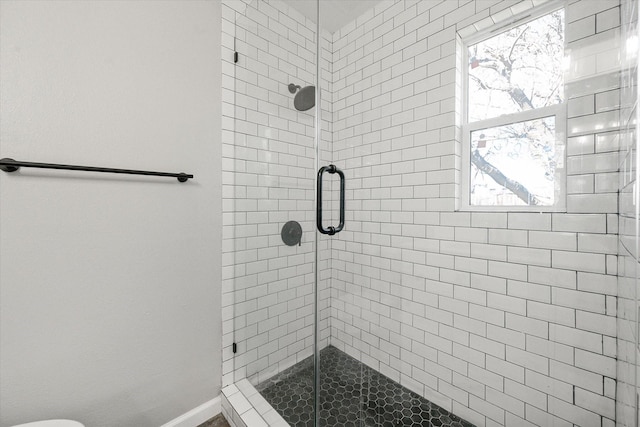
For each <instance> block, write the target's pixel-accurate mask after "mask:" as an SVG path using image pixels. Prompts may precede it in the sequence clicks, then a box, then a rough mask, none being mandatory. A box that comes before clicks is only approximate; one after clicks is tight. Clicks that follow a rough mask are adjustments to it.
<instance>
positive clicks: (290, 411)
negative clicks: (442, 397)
mask: <svg viewBox="0 0 640 427" xmlns="http://www.w3.org/2000/svg"><path fill="white" fill-rule="evenodd" d="M256 389H257V390H258V391H259V392H260V394H262V396H263V397H264V398H265V400H267V402H269V403H270V404H271V406H272V407H273V408H274V409H275V410H276V411H277V412H278V413H279V414H280V415H281V416H282V417H283V418H284V419H285V420H286V421H287V422H288V423H289V425H291V426H292V427H312V426H313V358H312V357H309V358H307V359H305V360H303V361H301V362H300V363H298V364H296V365H294V366H292V367H291V368H289V369H287V370H285V371H283V372H281V373H279V374H277V375H275V376H274V377H272V378H270V379H269V380H267V381H265V382H263V383H262V384H259V385H258V386H257V387H256ZM320 426H323V427H333V426H345V427H362V426H366V427H374V426H385V427H386V426H388V427H393V426H414V427H417V426H424V427H431V426H434V427H473V424H471V423H469V422H467V421H465V420H463V419H461V418H460V417H458V416H456V415H453V414H451V413H450V412H448V411H447V410H445V409H443V408H441V407H439V406H438V405H436V404H435V403H432V402H430V401H428V400H426V399H425V398H423V397H421V396H419V395H418V394H416V393H414V392H412V391H410V390H408V389H407V388H405V387H403V386H401V385H400V384H398V383H397V382H395V381H393V380H391V379H390V378H388V377H386V376H384V375H382V374H381V373H379V372H378V371H375V370H374V369H371V368H369V367H368V366H366V365H365V364H363V363H361V362H359V361H357V360H356V359H354V358H353V357H351V356H349V355H347V354H345V353H343V352H342V351H340V350H338V349H337V348H335V347H332V346H329V347H327V348H325V349H323V350H321V351H320Z"/></svg>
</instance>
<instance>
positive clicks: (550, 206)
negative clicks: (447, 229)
mask: <svg viewBox="0 0 640 427" xmlns="http://www.w3.org/2000/svg"><path fill="white" fill-rule="evenodd" d="M532 16H533V15H531V16H527V17H526V18H521V19H520V20H519V21H517V22H516V23H515V24H512V25H510V26H509V27H507V28H505V27H500V28H497V29H494V30H493V31H492V32H490V33H485V34H484V38H478V37H476V39H475V40H470V41H467V42H466V43H464V48H463V64H464V66H463V72H462V78H463V87H464V88H465V89H464V90H465V93H464V100H463V102H464V105H463V126H462V132H463V150H462V155H463V163H462V195H463V197H462V206H461V207H462V209H468V210H502V211H504V210H509V211H511V210H515V211H517V210H525V211H558V210H562V209H564V186H565V173H564V155H565V153H564V147H565V142H564V139H565V135H564V133H565V132H564V129H565V127H566V113H565V112H566V106H565V103H564V99H565V98H564V76H563V74H564V72H563V71H564V70H563V62H564V9H559V10H554V11H552V12H549V11H548V9H547V12H546V14H543V15H540V14H538V15H537V16H534V17H532ZM525 19H528V21H525Z"/></svg>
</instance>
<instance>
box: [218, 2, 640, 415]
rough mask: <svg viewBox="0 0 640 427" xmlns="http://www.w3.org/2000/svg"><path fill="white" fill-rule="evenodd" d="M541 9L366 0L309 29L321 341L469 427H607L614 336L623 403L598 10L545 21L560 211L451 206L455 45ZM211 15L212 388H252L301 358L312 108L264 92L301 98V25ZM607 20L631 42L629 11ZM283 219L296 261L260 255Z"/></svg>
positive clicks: (287, 18)
mask: <svg viewBox="0 0 640 427" xmlns="http://www.w3.org/2000/svg"><path fill="white" fill-rule="evenodd" d="M545 3H548V2H547V1H545V0H526V1H512V0H508V1H507V0H445V1H427V0H421V1H420V0H414V1H409V0H400V1H397V0H396V1H394V0H388V1H383V2H380V3H379V4H378V5H377V6H376V7H375V8H373V9H371V10H370V11H368V12H367V13H365V14H363V15H362V16H361V17H359V18H358V19H356V20H355V21H354V22H352V23H351V24H349V25H347V26H345V27H344V28H342V29H341V30H339V31H337V32H335V33H333V34H328V33H323V34H322V46H321V47H322V49H321V51H322V53H321V67H322V76H321V88H322V118H323V120H322V142H321V150H322V151H321V160H322V161H321V163H320V164H321V165H322V164H326V163H329V162H333V163H335V164H336V165H337V166H338V167H339V168H341V169H342V170H343V171H344V172H345V175H346V176H347V194H346V198H347V205H346V208H347V209H346V210H347V216H346V220H347V224H346V227H345V230H344V231H343V232H342V233H340V234H338V235H336V236H334V237H332V238H331V239H328V238H324V237H323V238H321V240H320V242H319V247H320V249H321V251H320V264H319V266H318V271H319V273H318V274H319V276H320V279H321V281H320V284H319V289H320V295H319V296H320V321H321V335H320V336H321V343H322V344H321V345H322V346H324V345H327V344H329V343H330V344H332V345H334V346H336V347H338V348H339V349H341V350H343V351H345V352H346V353H348V354H350V355H351V356H353V357H356V358H357V359H359V360H361V361H363V362H364V363H366V364H368V365H369V366H371V367H373V368H374V369H377V370H379V371H380V372H382V373H383V374H385V375H387V376H389V377H391V378H392V379H394V380H396V381H398V382H400V383H402V384H403V385H405V386H406V387H408V388H409V389H411V390H413V391H415V392H417V393H419V394H421V395H422V396H424V397H426V398H428V399H430V400H432V401H434V402H435V403H437V404H439V405H441V406H443V407H444V408H445V409H447V410H450V411H452V412H454V413H455V414H457V415H459V416H461V417H463V418H466V419H468V420H469V421H471V422H472V423H474V424H476V425H478V426H494V425H510V426H528V425H538V426H565V425H566V426H572V425H574V424H575V425H580V426H596V425H597V426H610V425H613V424H614V418H615V406H616V401H615V399H616V368H615V366H616V340H617V344H618V345H617V348H618V352H620V351H621V350H620V349H622V350H623V351H625V352H627V353H625V354H627V355H628V357H627V358H626V359H624V361H622V362H618V363H619V367H620V366H624V367H625V369H627V372H628V374H629V381H628V383H627V384H626V385H627V386H628V387H627V386H625V387H626V388H625V392H626V391H629V392H631V387H632V386H633V387H635V379H633V381H632V380H631V377H632V376H634V375H635V366H631V364H630V362H632V361H633V360H634V358H635V351H636V346H635V344H636V343H637V340H636V338H635V337H636V336H637V335H636V333H635V329H631V328H632V327H633V328H635V326H634V325H633V320H634V319H635V316H636V313H637V301H636V300H635V299H633V298H632V296H633V295H635V288H633V291H631V290H630V289H631V287H634V286H635V283H636V282H635V271H636V258H635V254H629V255H628V256H622V257H620V258H619V259H618V256H617V254H618V248H617V247H623V246H624V247H629V248H631V247H632V246H633V247H634V248H635V246H634V244H635V240H634V237H635V227H636V225H635V222H634V221H635V217H633V216H632V214H633V212H635V205H634V200H633V199H632V194H633V191H635V189H634V188H635V187H634V186H633V183H634V182H635V159H634V157H635V155H636V151H635V140H632V139H631V138H632V137H631V136H629V135H631V134H630V133H629V134H627V135H625V133H622V134H620V132H619V126H620V125H621V121H622V124H625V123H629V126H631V120H630V112H631V111H632V108H631V106H629V105H627V104H625V102H624V100H625V99H627V100H628V99H629V96H630V95H629V91H635V87H634V86H632V84H635V81H634V80H631V79H629V78H628V77H627V78H626V80H625V75H627V74H624V73H622V74H621V70H620V66H619V63H620V61H619V60H618V56H619V55H620V49H619V47H620V46H621V43H620V40H621V30H620V29H621V20H620V16H621V9H620V5H619V1H618V0H599V1H593V0H582V1H576V0H570V1H569V2H568V7H567V10H566V22H567V33H566V37H567V41H568V46H567V48H568V49H567V53H568V61H567V75H566V90H565V93H566V96H567V99H568V111H567V112H568V117H567V135H566V136H567V146H566V155H567V158H566V164H565V165H564V166H565V167H566V169H567V193H568V194H567V212H566V213H500V212H490V213H489V212H456V210H455V209H456V206H457V199H458V198H459V196H460V194H459V185H460V170H459V168H460V153H461V146H460V144H461V143H460V141H461V139H462V138H461V134H460V127H459V124H460V97H461V89H460V86H461V82H460V80H459V74H458V71H459V68H460V66H461V64H460V60H461V59H460V58H461V52H460V46H461V44H460V42H459V39H460V37H468V36H471V35H474V34H476V32H477V31H480V30H484V29H486V28H488V27H490V26H493V25H495V24H496V23H500V22H505V21H508V20H509V19H510V18H512V17H513V16H514V15H517V14H519V13H522V12H524V11H526V10H528V9H530V8H532V7H534V6H538V5H541V4H545ZM222 4H223V28H222V31H223V58H224V59H223V61H224V63H223V74H224V75H223V79H224V81H223V86H224V88H223V97H224V99H223V112H224V117H223V150H224V151H223V153H224V159H223V176H224V183H223V184H224V189H223V191H224V200H223V209H224V221H225V222H224V226H225V232H224V241H223V243H222V244H223V250H224V273H223V274H224V277H223V280H224V284H223V320H224V323H223V327H224V331H223V337H224V338H223V339H224V356H223V358H224V362H223V363H224V365H223V373H224V378H223V381H224V383H225V384H231V383H233V382H234V381H237V380H240V379H242V378H245V377H246V378H249V379H250V380H251V381H252V382H254V383H255V382H259V381H261V380H263V379H266V378H268V377H270V376H271V375H273V374H275V373H276V372H279V371H281V370H283V369H284V368H286V367H288V366H290V365H291V364H293V363H295V362H297V361H299V360H300V359H301V358H303V357H305V356H307V355H309V354H311V349H312V344H313V342H312V341H313V340H312V338H313V326H312V321H313V306H312V304H313V294H312V291H313V275H314V273H313V268H312V267H310V265H312V263H313V260H314V256H313V247H312V244H311V241H312V233H313V230H314V226H315V224H314V218H315V212H314V206H313V203H312V201H313V188H314V187H313V179H314V178H315V170H313V136H314V128H313V126H314V122H313V113H314V110H310V111H309V112H304V113H302V112H298V111H296V110H295V109H293V95H291V94H289V93H288V91H287V88H286V85H287V84H288V83H296V84H300V85H301V86H305V85H310V84H313V83H314V79H315V77H314V74H315V59H314V52H315V41H314V31H315V30H314V29H315V24H313V23H312V22H311V21H310V20H308V19H306V18H304V17H303V16H302V15H300V14H299V13H297V12H296V11H295V10H294V9H290V8H289V7H288V6H287V5H285V4H284V3H282V2H280V1H274V0H269V1H268V0H260V1H257V0H254V1H248V0H247V1H244V0H243V1H238V0H223V1H222ZM623 7H625V8H627V12H629V14H627V13H626V12H625V13H623V14H622V17H623V18H624V19H627V20H631V22H626V21H625V20H624V19H623V20H622V21H623V22H622V28H623V30H624V31H629V33H632V32H634V31H635V33H634V34H637V26H636V19H637V1H636V0H634V1H626V0H625V1H624V4H623ZM629 9H633V10H629ZM633 17H635V18H633ZM625 25H626V26H627V27H625ZM624 28H627V29H626V30H625V29H624ZM624 31H623V32H624ZM234 39H235V48H234ZM234 50H237V51H238V52H239V57H240V59H239V63H238V64H236V65H234V63H233V52H234ZM623 52H624V49H623ZM634 61H636V62H637V58H634ZM636 62H634V64H635V63H636ZM634 73H635V71H634ZM621 76H622V77H621ZM621 81H623V82H625V83H626V84H628V86H629V87H625V86H624V84H623V85H622V87H621ZM633 93H634V94H635V92H633ZM634 96H635V95H634ZM625 97H627V98H625ZM621 100H622V101H621ZM625 120H626V121H627V122H625ZM634 126H635V123H634ZM634 137H635V136H633V138H634ZM630 141H633V142H630ZM619 171H620V172H619ZM327 186H328V188H327V190H326V192H325V195H326V196H325V198H326V199H328V200H329V201H330V203H329V204H328V206H330V207H332V208H335V205H336V201H337V186H336V185H335V182H332V184H331V185H327ZM619 188H620V189H621V190H622V192H621V193H620V200H618V189H619ZM618 205H620V212H626V213H627V214H628V215H627V216H624V215H623V216H621V217H620V224H618V215H617V213H618ZM331 212H332V213H331V215H330V218H329V219H333V220H335V209H332V210H331ZM290 219H297V220H299V221H300V222H301V224H302V225H303V230H304V234H303V240H302V246H300V247H286V246H284V245H283V244H282V242H281V241H280V235H279V233H280V227H281V226H282V224H283V223H284V222H286V221H288V220H290ZM619 228H620V238H619V239H617V237H616V236H617V233H618V229H619ZM618 240H619V241H618ZM625 244H626V246H625ZM621 253H622V252H621ZM618 274H620V275H621V276H622V277H623V278H622V279H621V281H620V283H617V281H616V277H617V275H618ZM618 286H625V289H626V290H625V291H624V292H626V297H627V301H628V303H626V304H623V305H621V306H619V307H617V306H616V297H617V293H618V292H617V288H618ZM621 308H622V312H621ZM616 316H620V317H622V318H624V319H625V320H626V323H625V324H626V325H627V326H626V328H627V329H628V330H626V331H625V332H624V336H619V335H618V334H617V333H616ZM233 342H236V343H238V348H239V352H238V354H237V355H236V356H235V357H234V355H233V354H232V352H231V344H232V343H233ZM625 361H626V364H625ZM632 368H633V373H632V372H631V369H632ZM617 387H618V391H617V393H618V395H620V393H621V385H620V382H618V385H617ZM633 393H634V395H633V400H632V399H631V398H629V400H628V401H626V402H627V403H626V406H625V408H627V407H631V406H633V410H635V409H636V408H635V388H634V389H633ZM620 405H622V403H619V404H618V407H619V408H620ZM633 410H632V411H631V413H633ZM627 412H629V411H628V410H627ZM628 419H633V418H628ZM619 422H620V421H619ZM621 425H631V424H621Z"/></svg>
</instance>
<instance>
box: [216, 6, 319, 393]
mask: <svg viewBox="0 0 640 427" xmlns="http://www.w3.org/2000/svg"><path fill="white" fill-rule="evenodd" d="M222 19H223V27H222V34H223V36H222V58H223V68H222V71H223V121H222V129H223V139H222V143H223V159H222V170H223V226H224V232H223V242H222V245H223V248H222V249H223V304H222V305H223V313H222V315H223V384H224V385H228V384H231V383H233V382H235V381H237V380H240V379H243V378H248V379H249V380H250V381H251V382H253V383H254V384H255V383H257V382H260V381H261V380H262V379H266V378H268V377H270V376H272V375H273V374H275V373H277V372H279V371H281V370H283V369H285V368H286V367H288V366H290V365H293V364H295V363H296V362H298V361H300V360H302V359H303V358H305V357H307V356H309V355H311V354H312V349H313V331H314V329H313V322H314V311H313V303H314V294H313V286H314V285H313V282H314V274H315V273H314V270H313V268H314V267H313V266H314V259H315V256H314V247H313V240H312V239H313V233H314V230H315V222H314V220H315V209H314V206H313V200H314V194H313V192H314V179H315V168H314V135H315V130H314V129H315V127H314V113H315V108H313V109H311V110H308V111H306V112H300V111H297V110H296V109H295V108H294V106H293V99H294V95H292V94H291V93H289V91H288V88H287V86H288V84H289V83H294V84H296V85H300V86H302V87H305V86H307V85H313V84H314V83H315V75H316V60H315V58H316V43H315V24H314V23H313V22H311V21H310V20H309V19H306V18H305V17H303V16H302V15H301V14H300V13H298V12H297V11H295V10H293V9H290V8H289V7H288V6H287V5H285V4H284V3H282V2H280V1H273V0H272V1H262V0H260V1H258V0H252V1H244V0H243V1H239V0H223V1H222ZM329 38H330V35H329V34H325V36H324V38H323V40H322V58H323V60H322V61H321V65H322V67H323V71H322V72H323V73H324V74H326V75H330V73H331V70H330V67H331V63H330V61H329V60H328V59H327V58H329V57H330V53H331V46H330V42H329ZM235 51H237V52H238V62H237V63H234V52H235ZM321 87H322V90H323V93H324V95H323V100H322V106H323V108H322V110H323V115H324V116H327V115H328V111H329V106H330V102H331V97H330V96H331V81H330V79H329V78H323V79H322V86H321ZM325 112H326V113H325ZM327 118H330V117H328V116H327V117H324V118H323V121H322V128H323V133H324V135H325V137H324V140H330V137H331V122H330V120H327ZM322 147H323V151H322V152H321V158H322V159H328V158H329V154H330V151H331V149H330V144H328V143H327V144H325V145H323V146H322ZM290 220H295V221H298V222H299V223H300V224H301V225H302V230H303V236H302V240H301V245H300V246H287V245H285V244H284V243H283V242H282V239H281V236H280V230H281V228H282V226H283V225H284V224H285V223H286V222H287V221H290ZM329 243H330V240H329V239H322V240H321V241H320V242H319V248H320V252H319V253H320V255H319V259H320V263H319V277H320V284H319V289H320V297H319V298H320V303H319V307H320V321H321V346H324V345H326V343H327V342H328V334H329V309H328V307H329V297H330V293H329V289H328V287H329V276H330V259H329V255H330V252H329ZM234 342H235V343H237V348H238V352H237V354H236V357H235V358H234V357H233V356H234V355H233V351H232V345H233V343H234Z"/></svg>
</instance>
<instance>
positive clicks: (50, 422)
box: [13, 420, 84, 427]
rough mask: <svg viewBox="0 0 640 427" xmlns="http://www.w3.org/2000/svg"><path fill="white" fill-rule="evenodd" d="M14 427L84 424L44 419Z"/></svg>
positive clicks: (51, 426) (57, 426)
mask: <svg viewBox="0 0 640 427" xmlns="http://www.w3.org/2000/svg"><path fill="white" fill-rule="evenodd" d="M13 427H84V424H81V423H79V422H77V421H72V420H44V421H35V422H32V423H26V424H19V425H16V426H13Z"/></svg>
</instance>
